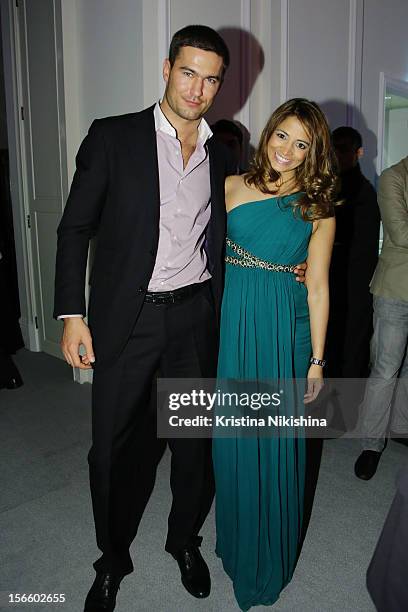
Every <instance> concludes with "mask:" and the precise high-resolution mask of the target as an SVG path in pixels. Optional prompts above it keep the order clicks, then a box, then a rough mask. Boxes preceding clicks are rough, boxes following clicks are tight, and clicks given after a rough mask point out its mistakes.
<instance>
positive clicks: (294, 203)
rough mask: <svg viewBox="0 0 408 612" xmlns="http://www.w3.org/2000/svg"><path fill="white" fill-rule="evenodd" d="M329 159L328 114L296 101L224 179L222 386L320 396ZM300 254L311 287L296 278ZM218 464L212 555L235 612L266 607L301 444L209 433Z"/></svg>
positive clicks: (276, 587)
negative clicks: (297, 381) (264, 384)
mask: <svg viewBox="0 0 408 612" xmlns="http://www.w3.org/2000/svg"><path fill="white" fill-rule="evenodd" d="M333 159H334V158H333V154H332V150H331V144H330V133H329V128H328V125H327V121H326V119H325V117H324V115H323V113H322V112H321V110H320V109H319V107H318V106H317V105H316V104H315V103H312V102H309V101H307V100H304V99H295V100H290V101H288V102H286V103H285V104H283V105H282V106H281V107H279V108H278V109H277V110H276V111H275V113H274V114H273V115H272V117H271V118H270V120H269V121H268V123H267V125H266V127H265V129H264V131H263V134H262V136H261V140H260V145H259V148H258V151H257V153H256V155H255V158H254V162H253V165H252V168H251V170H250V171H249V173H247V174H246V175H243V176H237V177H229V178H228V179H227V182H226V205H227V214H228V221H227V245H226V277H225V290H224V297H223V303H222V313H221V339H220V352H219V362H218V380H219V381H220V382H221V384H222V381H223V380H226V379H228V380H229V381H230V380H231V379H232V380H233V379H238V380H240V381H242V380H252V381H253V380H258V381H260V380H262V381H268V380H269V381H274V380H275V381H276V380H277V379H279V380H282V379H293V378H306V377H307V379H308V385H307V389H306V394H305V398H304V401H305V402H309V401H311V400H313V399H314V398H315V397H316V395H317V393H318V392H319V389H320V387H321V385H322V360H323V355H324V343H325V334H326V326H327V318H328V269H329V263H330V255H331V248H332V244H333V237H334V218H333V200H334V197H335V190H336V176H335V172H334V170H333V167H334V162H333ZM306 260H307V263H308V268H307V274H306V285H307V287H305V286H304V285H303V284H301V283H298V282H297V281H296V278H295V275H294V274H293V268H294V267H295V264H297V263H299V262H302V261H306ZM274 264H281V267H277V266H274ZM311 358H314V359H315V363H312V364H311V363H310V360H311ZM302 404H303V398H302ZM213 462H214V472H215V482H216V526H217V548H216V552H217V555H218V556H219V557H220V558H221V559H222V562H223V566H224V569H225V571H226V572H227V574H228V575H229V576H230V577H231V579H232V581H233V587H234V593H235V596H236V599H237V602H238V604H239V606H240V608H241V609H242V610H248V609H249V608H250V607H252V606H255V605H272V604H273V603H274V602H275V601H276V600H277V599H278V597H279V593H280V591H281V590H282V589H283V588H284V587H285V586H286V585H287V584H288V582H289V581H290V579H291V577H292V574H293V572H294V569H295V565H296V561H297V558H298V555H299V552H300V550H299V549H300V538H301V530H302V518H303V497H304V483H305V440H304V438H302V437H254V436H252V437H240V434H239V432H238V433H237V434H236V435H235V436H234V437H231V438H222V437H217V434H216V433H215V434H214V439H213Z"/></svg>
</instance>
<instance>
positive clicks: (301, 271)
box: [293, 261, 307, 283]
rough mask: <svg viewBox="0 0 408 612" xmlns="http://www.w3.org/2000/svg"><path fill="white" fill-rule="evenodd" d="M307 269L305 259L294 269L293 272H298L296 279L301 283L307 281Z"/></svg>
mask: <svg viewBox="0 0 408 612" xmlns="http://www.w3.org/2000/svg"><path fill="white" fill-rule="evenodd" d="M306 270H307V263H306V262H305V261H304V262H303V263H300V264H297V266H296V268H295V269H294V270H293V274H296V280H297V281H299V283H304V282H305V280H306V277H305V272H306Z"/></svg>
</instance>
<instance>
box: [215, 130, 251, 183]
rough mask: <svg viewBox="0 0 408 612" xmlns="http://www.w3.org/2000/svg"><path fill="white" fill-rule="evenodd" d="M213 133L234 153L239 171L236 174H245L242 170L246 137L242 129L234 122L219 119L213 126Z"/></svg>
mask: <svg viewBox="0 0 408 612" xmlns="http://www.w3.org/2000/svg"><path fill="white" fill-rule="evenodd" d="M211 131H212V133H213V135H214V138H215V139H216V140H219V141H220V142H223V143H224V144H225V145H226V146H227V147H228V148H229V149H230V150H231V151H232V154H233V156H234V161H235V165H236V169H237V170H236V174H242V173H243V172H244V170H243V169H242V168H241V158H242V150H243V141H244V136H243V134H242V131H241V129H240V128H239V127H238V125H237V124H236V123H234V121H230V120H229V119H219V121H217V122H216V123H214V125H212V126H211Z"/></svg>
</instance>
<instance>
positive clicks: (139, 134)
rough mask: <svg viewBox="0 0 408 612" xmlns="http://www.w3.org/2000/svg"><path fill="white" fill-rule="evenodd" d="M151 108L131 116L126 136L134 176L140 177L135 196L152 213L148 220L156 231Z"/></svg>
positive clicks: (157, 196) (157, 203) (156, 185)
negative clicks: (132, 160) (133, 165)
mask: <svg viewBox="0 0 408 612" xmlns="http://www.w3.org/2000/svg"><path fill="white" fill-rule="evenodd" d="M153 109H154V106H151V107H150V108H147V109H146V110H144V111H142V112H140V113H137V115H134V116H133V117H132V119H131V121H130V126H131V127H130V129H129V130H128V132H127V137H128V147H129V151H130V155H131V157H132V158H133V159H134V163H135V176H136V175H138V176H140V177H142V180H139V182H138V193H137V194H135V196H136V198H137V199H138V200H139V201H140V202H143V203H144V204H145V208H146V211H148V213H149V214H151V215H152V216H151V218H150V221H151V222H153V223H154V227H157V231H158V228H159V211H160V185H159V164H158V159H157V143H156V130H155V126H154V116H153Z"/></svg>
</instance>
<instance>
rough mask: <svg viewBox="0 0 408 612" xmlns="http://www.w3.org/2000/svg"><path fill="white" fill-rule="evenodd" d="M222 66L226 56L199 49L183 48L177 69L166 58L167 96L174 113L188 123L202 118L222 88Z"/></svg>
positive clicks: (178, 58)
mask: <svg viewBox="0 0 408 612" xmlns="http://www.w3.org/2000/svg"><path fill="white" fill-rule="evenodd" d="M222 65H223V62H222V57H220V56H219V55H217V54H216V53H214V52H213V51H203V50H202V49H196V48H195V47H181V49H180V51H179V54H178V56H177V57H176V60H175V62H174V64H173V66H170V61H169V60H168V59H166V60H165V61H164V66H163V77H164V80H165V82H166V91H165V93H164V97H165V99H166V101H167V103H168V105H169V106H170V108H171V110H172V111H173V112H174V113H175V114H176V115H178V116H179V117H180V118H182V119H186V120H187V121H195V120H197V119H200V118H201V117H202V116H203V115H204V114H205V113H206V112H207V111H208V109H209V108H210V107H211V105H212V103H213V101H214V98H215V96H216V95H217V93H218V91H219V89H220V86H221V77H222Z"/></svg>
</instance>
